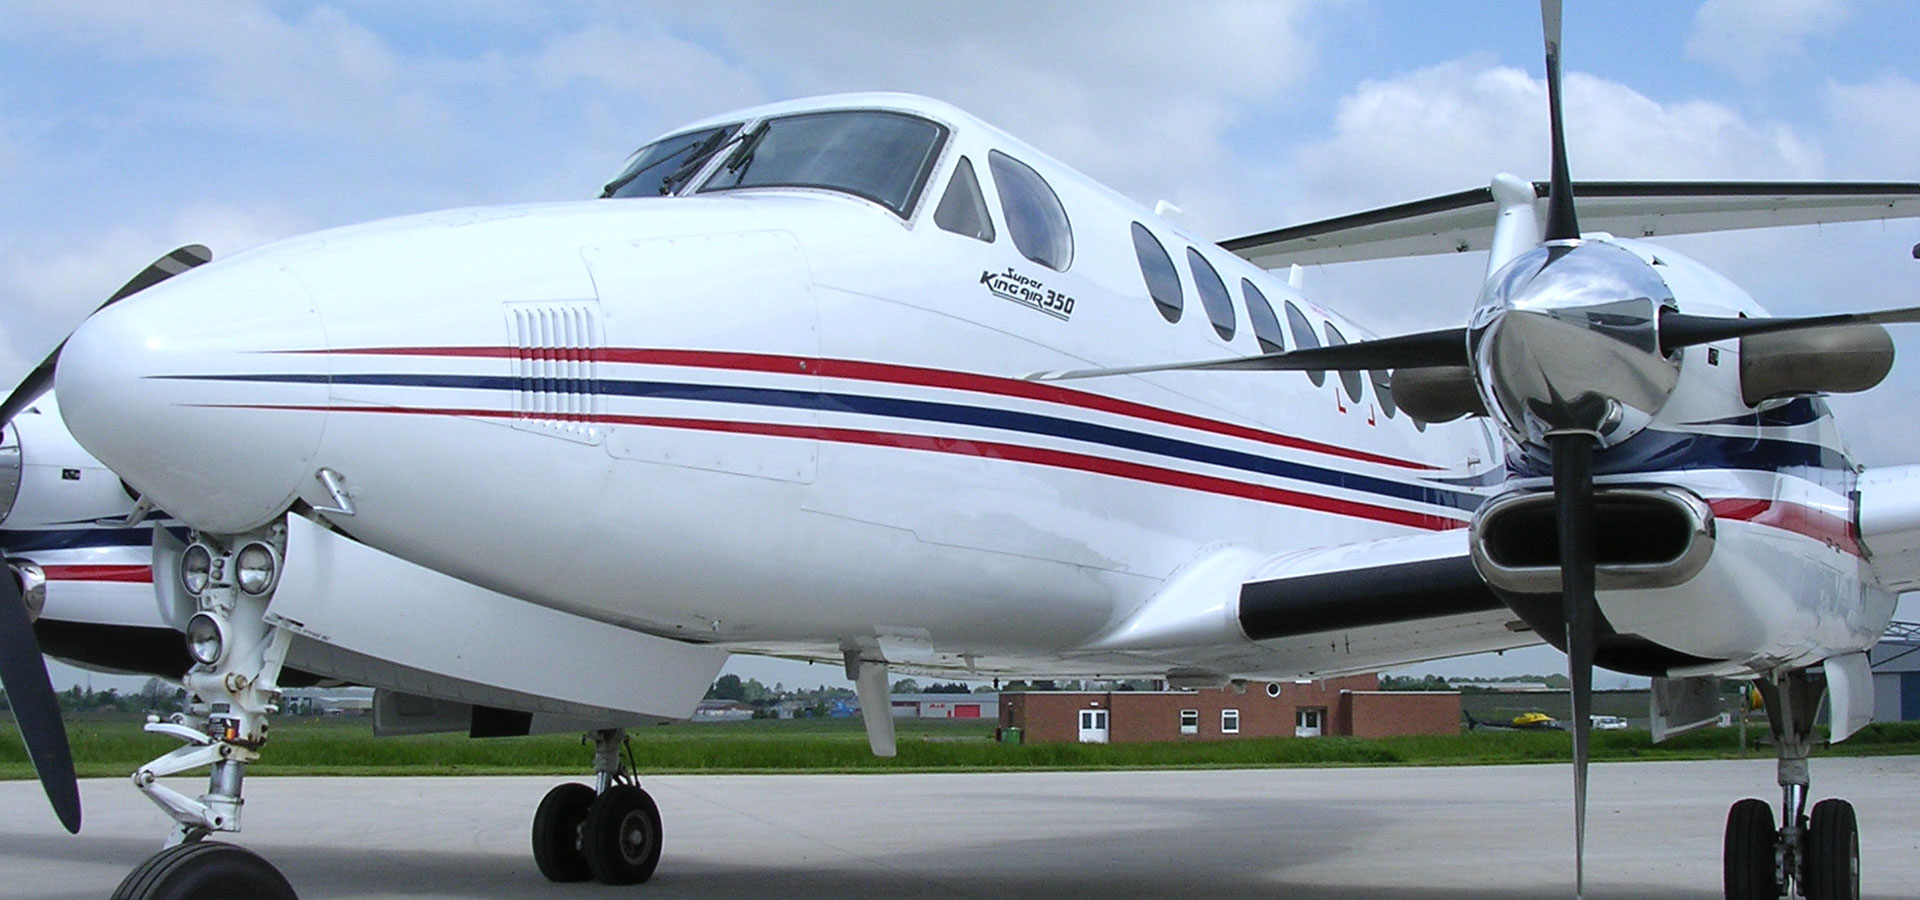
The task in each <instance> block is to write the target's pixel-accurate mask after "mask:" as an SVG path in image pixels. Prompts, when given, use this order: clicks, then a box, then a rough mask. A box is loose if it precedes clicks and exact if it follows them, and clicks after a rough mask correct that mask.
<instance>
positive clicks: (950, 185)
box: [933, 156, 993, 243]
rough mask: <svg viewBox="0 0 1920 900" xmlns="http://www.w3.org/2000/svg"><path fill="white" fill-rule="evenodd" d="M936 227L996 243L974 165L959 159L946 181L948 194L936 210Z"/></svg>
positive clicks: (964, 158)
mask: <svg viewBox="0 0 1920 900" xmlns="http://www.w3.org/2000/svg"><path fill="white" fill-rule="evenodd" d="M933 224H935V225H938V226H940V227H941V228H944V229H946V230H948V231H951V232H953V233H954V234H964V235H966V236H967V237H970V238H973V239H974V240H978V241H986V242H987V243H993V217H991V216H989V215H988V214H987V198H986V196H985V195H983V194H981V193H980V179H979V178H976V177H974V174H973V163H972V162H970V161H968V160H967V158H966V157H964V156H962V157H960V163H959V165H956V166H954V167H953V177H952V178H949V179H947V192H946V194H945V195H943V196H942V197H941V198H940V205H939V206H937V207H935V208H934V210H933Z"/></svg>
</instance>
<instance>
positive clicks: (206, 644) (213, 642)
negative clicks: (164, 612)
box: [187, 613, 227, 666]
mask: <svg viewBox="0 0 1920 900" xmlns="http://www.w3.org/2000/svg"><path fill="white" fill-rule="evenodd" d="M226 649H227V640H226V635H225V634H224V633H222V629H221V628H220V622H219V621H218V620H217V619H215V618H214V617H212V616H210V615H207V614H206V613H195V614H194V616H193V618H191V619H189V620H187V655H188V656H191V657H193V661H194V662H197V663H199V664H201V665H203V666H212V665H214V664H216V663H218V662H220V657H221V655H222V654H224V653H225V652H226Z"/></svg>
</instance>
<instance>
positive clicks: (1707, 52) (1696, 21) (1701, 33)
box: [1687, 0, 1851, 82]
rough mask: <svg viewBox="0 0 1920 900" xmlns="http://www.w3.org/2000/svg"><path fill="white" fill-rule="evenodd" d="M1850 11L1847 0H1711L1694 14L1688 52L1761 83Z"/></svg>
mask: <svg viewBox="0 0 1920 900" xmlns="http://www.w3.org/2000/svg"><path fill="white" fill-rule="evenodd" d="M1850 15H1851V11H1850V10H1849V9H1848V8H1847V4H1846V2H1845V0H1706V2H1705V3H1702V4H1700V9H1699V10H1698V11H1697V12H1695V13H1694V17H1693V32H1692V33H1691V34H1689V35H1688V36H1687V56H1688V57H1690V58H1692V59H1696V60H1699V61H1701V62H1704V63H1706V64H1708V65H1711V66H1714V67H1715V68H1718V69H1720V70H1721V71H1724V72H1726V73H1727V74H1729V75H1732V76H1733V77H1735V78H1738V79H1741V80H1743V81H1747V82H1759V81H1761V80H1764V79H1765V78H1766V77H1767V76H1768V75H1769V74H1771V73H1772V72H1773V70H1774V68H1775V67H1776V66H1777V65H1778V64H1779V63H1780V62H1781V61H1782V60H1783V59H1791V58H1797V57H1800V56H1802V55H1804V54H1805V52H1806V44H1807V41H1808V40H1809V39H1811V38H1815V37H1820V36H1823V35H1828V34H1832V33H1833V31H1834V30H1835V29H1836V28H1838V27H1839V25H1840V24H1841V23H1842V22H1844V21H1845V20H1846V19H1847V18H1848V17H1849V16H1850Z"/></svg>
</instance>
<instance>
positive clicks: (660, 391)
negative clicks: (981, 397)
mask: <svg viewBox="0 0 1920 900" xmlns="http://www.w3.org/2000/svg"><path fill="white" fill-rule="evenodd" d="M162 377H168V378H179V379H188V380H197V381H243V382H266V383H280V384H319V383H325V382H327V381H329V380H330V381H332V382H333V383H335V384H355V385H378V386H385V387H430V388H457V389H465V390H489V391H518V390H530V389H532V388H531V384H530V383H529V380H528V379H523V378H517V377H513V376H499V375H333V376H331V377H329V376H326V375H303V374H288V375H209V376H192V375H175V376H162ZM599 389H600V392H601V393H604V394H608V395H613V396H624V397H644V398H649V399H665V400H699V401H705V402H711V403H736V404H741V405H746V406H768V407H778V408H785V409H805V410H813V411H816V412H844V413H856V414H860V415H870V416H884V417H888V418H895V419H911V420H915V421H922V422H940V423H945V424H949V425H967V426H972V427H978V428H994V429H1000V430H1004V431H1016V432H1022V433H1026V434H1034V435H1045V436H1048V437H1057V438H1065V439H1068V440H1075V441H1083V442H1086V443H1090V444H1100V445H1103V446H1107V447H1114V448H1119V449H1125V450H1133V451H1137V452H1140V453H1151V454H1154V455H1157V456H1165V457H1171V458H1174V459H1182V460H1186V461H1189V462H1196V463H1203V464H1206V465H1212V466H1219V467H1222V468H1228V469H1238V470H1240V471H1243V472H1253V473H1258V474H1261V475H1270V476H1273V477H1277V478H1291V479H1295V480H1298V481H1308V482H1313V483H1316V484H1322V485H1327V486H1329V487H1338V488H1342V489H1346V490H1353V491H1361V492H1365V493H1369V494H1376V495H1379V496H1385V497H1393V498H1395V499H1400V500H1408V501H1412V502H1415V503H1427V504H1432V505H1434V506H1443V507H1447V508H1450V509H1458V510H1472V509H1474V508H1476V507H1478V506H1479V505H1480V502H1481V500H1482V497H1481V496H1480V495H1479V494H1475V493H1470V492H1463V491H1455V490H1448V489H1444V488H1437V487H1432V486H1428V485H1422V484H1411V483H1408V482H1403V481H1393V480H1391V479H1385V478H1376V477H1373V476H1369V475H1359V474H1355V473H1352V472H1344V471H1340V470H1337V469H1327V468H1323V467H1320V466H1311V465H1306V464H1303V463H1297V462H1290V461H1287V460H1281V459H1274V458H1272V457H1267V456H1260V455H1257V454H1252V453H1243V452H1240V451H1237V450H1228V449H1225V448H1222V447H1215V446H1210V445H1206V444H1197V443H1194V442H1192V441H1183V440H1179V439H1176V438H1166V437H1160V436H1157V435H1151V434H1144V433H1141V432H1137V431H1128V430H1126V429H1121V428H1114V427H1111V426H1107V425H1096V424H1093V423H1090V422H1082V421H1078V420H1074V419H1062V418H1058V417H1055V416H1043V415H1038V414H1035V413H1025V412H1014V411H1010V410H1003V409H995V408H992V407H982V406H967V405H962V404H953V403H936V402H931V401H925V400H904V399H899V398H894V397H876V396H869V395H862V394H840V393H828V392H821V391H794V390H783V389H777V388H755V387H738V386H731V385H709V384H689V383H681V382H666V381H601V382H599Z"/></svg>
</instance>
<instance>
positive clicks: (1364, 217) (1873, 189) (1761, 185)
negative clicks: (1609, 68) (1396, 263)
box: [1220, 181, 1920, 269]
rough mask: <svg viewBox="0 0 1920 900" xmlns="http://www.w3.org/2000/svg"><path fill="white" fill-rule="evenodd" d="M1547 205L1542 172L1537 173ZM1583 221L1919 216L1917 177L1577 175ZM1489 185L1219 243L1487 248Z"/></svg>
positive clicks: (1315, 249) (1728, 226) (1312, 256)
mask: <svg viewBox="0 0 1920 900" xmlns="http://www.w3.org/2000/svg"><path fill="white" fill-rule="evenodd" d="M1533 192H1534V196H1535V197H1537V198H1540V199H1538V200H1536V202H1535V206H1536V208H1537V211H1538V213H1539V214H1541V215H1544V214H1545V210H1546V200H1545V197H1546V196H1547V182H1544V181H1536V182H1534V183H1533ZM1573 196H1574V197H1575V198H1576V199H1577V200H1578V201H1579V203H1580V226H1581V228H1583V229H1584V230H1587V231H1605V232H1609V233H1611V234H1615V235H1619V236H1621V237H1654V236H1657V235H1670V234H1696V233H1699V232H1706V231H1730V230H1734V229H1740V228H1769V227H1773V226H1778V225H1813V224H1820V223H1825V222H1858V221H1866V220H1872V219H1899V218H1907V217H1911V216H1920V183H1903V182H1807V181H1590V182H1575V183H1574V185H1573ZM1495 209H1496V208H1495V204H1494V199H1493V191H1492V189H1491V188H1485V187H1481V188H1474V189H1472V190H1466V191H1459V192H1457V193H1452V194H1446V195H1443V196H1439V197H1430V198H1427V199H1425V200H1415V201H1413V202H1411V203H1401V204H1398V205H1395V206H1385V207H1381V208H1379V209H1373V210H1368V211H1366V212H1358V213H1353V214H1350V215H1344V216H1339V217H1336V218H1332V219H1322V220H1320V221H1318V222H1308V223H1306V224H1304V225H1295V226H1292V227H1290V228H1282V229H1279V230H1278V231H1268V232H1263V233H1261V234H1251V235H1247V236H1245V237H1238V238H1233V239H1231V240H1226V241H1221V242H1220V246H1222V247H1225V248H1226V249H1228V250H1230V251H1232V252H1234V253H1236V254H1239V255H1240V256H1241V257H1243V258H1245V259H1246V260H1248V261H1249V262H1252V263H1253V264H1255V265H1257V266H1260V267H1261V268H1264V269H1274V268H1279V267H1282V266H1286V265H1290V264H1295V263H1297V264H1300V265H1314V264H1318V263H1335V262H1354V261H1359V260H1368V259H1389V258H1397V257H1403V256H1423V255H1428V254H1435V253H1465V252H1468V251H1475V250H1485V249H1487V247H1488V245H1489V244H1491V243H1492V241H1493V225H1494V213H1495Z"/></svg>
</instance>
